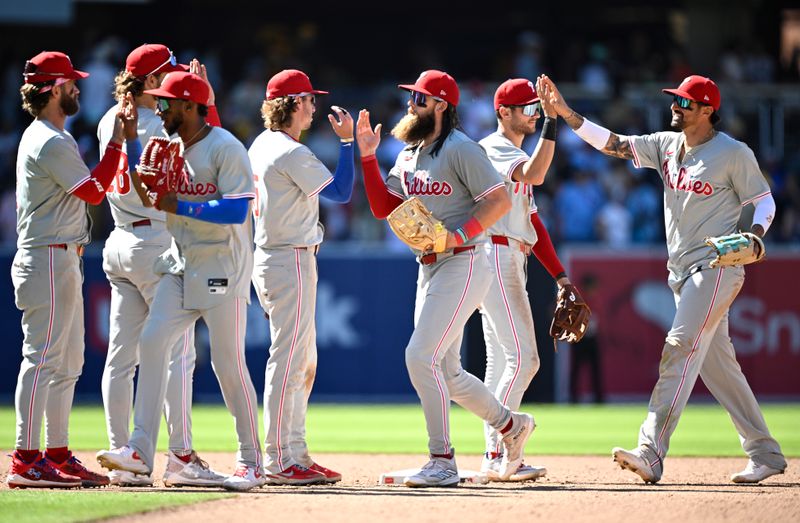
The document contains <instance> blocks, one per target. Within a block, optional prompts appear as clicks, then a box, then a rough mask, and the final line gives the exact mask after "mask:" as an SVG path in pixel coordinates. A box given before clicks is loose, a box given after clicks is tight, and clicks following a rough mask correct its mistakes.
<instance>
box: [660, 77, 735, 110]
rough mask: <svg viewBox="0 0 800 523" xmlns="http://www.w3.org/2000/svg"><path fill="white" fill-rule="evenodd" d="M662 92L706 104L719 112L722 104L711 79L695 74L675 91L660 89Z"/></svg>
mask: <svg viewBox="0 0 800 523" xmlns="http://www.w3.org/2000/svg"><path fill="white" fill-rule="evenodd" d="M662 91H663V92H665V93H669V94H677V95H678V96H682V97H684V98H688V99H689V100H692V101H694V102H700V103H703V104H708V105H710V106H711V107H713V108H714V110H715V111H719V106H720V103H722V97H721V96H720V94H719V88H718V87H717V84H715V83H714V81H713V80H712V79H711V78H706V77H705V76H698V75H696V74H693V75H692V76H687V77H686V78H684V79H683V81H682V82H681V85H679V86H678V88H677V89H662Z"/></svg>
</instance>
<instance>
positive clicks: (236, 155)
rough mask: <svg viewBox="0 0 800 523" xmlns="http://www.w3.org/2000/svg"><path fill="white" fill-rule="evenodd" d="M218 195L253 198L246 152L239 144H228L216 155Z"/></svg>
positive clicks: (253, 190)
mask: <svg viewBox="0 0 800 523" xmlns="http://www.w3.org/2000/svg"><path fill="white" fill-rule="evenodd" d="M217 165H218V168H219V171H218V172H219V178H218V179H217V183H218V184H219V193H220V194H221V195H222V197H223V198H255V197H256V190H255V186H254V185H253V174H252V172H251V171H252V170H251V168H250V158H248V156H247V150H246V149H245V148H244V146H243V145H242V144H241V143H239V142H229V143H226V144H225V145H224V146H223V147H220V149H219V152H218V153H217Z"/></svg>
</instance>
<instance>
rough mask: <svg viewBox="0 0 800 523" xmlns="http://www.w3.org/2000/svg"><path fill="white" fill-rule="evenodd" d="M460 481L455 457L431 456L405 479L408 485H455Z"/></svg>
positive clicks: (404, 481)
mask: <svg viewBox="0 0 800 523" xmlns="http://www.w3.org/2000/svg"><path fill="white" fill-rule="evenodd" d="M460 481H461V478H459V476H458V467H457V466H456V458H455V457H453V458H450V459H447V458H434V457H431V460H430V461H429V462H428V463H427V464H426V465H425V466H424V467H422V469H421V470H420V471H419V472H417V473H416V474H414V475H413V476H407V477H406V478H405V479H403V483H404V484H405V486H406V487H455V486H458V483H459V482H460Z"/></svg>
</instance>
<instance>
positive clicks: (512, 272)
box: [479, 132, 539, 453]
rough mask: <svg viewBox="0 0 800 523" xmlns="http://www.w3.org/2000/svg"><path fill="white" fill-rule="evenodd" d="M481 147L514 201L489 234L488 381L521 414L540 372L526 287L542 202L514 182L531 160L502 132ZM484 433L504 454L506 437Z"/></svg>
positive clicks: (490, 447)
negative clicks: (538, 206)
mask: <svg viewBox="0 0 800 523" xmlns="http://www.w3.org/2000/svg"><path fill="white" fill-rule="evenodd" d="M479 143H480V145H481V146H482V147H483V148H484V149H485V150H486V154H487V155H488V156H489V161H490V162H492V165H493V166H494V168H495V170H496V171H497V173H498V174H499V175H500V176H501V177H502V178H503V181H504V182H505V187H506V190H507V191H508V194H509V196H510V197H511V210H510V211H509V212H508V213H507V214H505V215H504V216H503V217H502V218H500V219H499V220H497V222H495V223H494V224H493V225H492V226H490V227H489V228H488V230H487V233H488V234H489V236H490V241H489V242H487V243H486V246H485V250H486V254H487V255H488V258H489V265H490V266H491V267H492V269H493V278H492V284H491V286H490V287H489V292H488V293H487V295H486V298H485V299H484V300H483V305H482V307H481V314H482V318H481V319H482V321H483V335H484V340H485V342H486V377H485V378H484V383H486V386H487V387H488V388H489V390H490V391H492V393H494V396H495V397H496V398H497V399H498V400H499V401H500V402H501V403H502V404H503V405H505V406H506V407H508V408H509V409H511V410H512V411H515V410H519V406H520V405H521V404H522V396H523V394H525V390H527V388H528V385H530V382H531V380H532V379H533V377H534V376H535V375H536V372H537V371H538V370H539V352H538V350H537V348H536V334H535V332H534V327H533V313H532V312H531V304H530V300H529V298H528V292H527V290H526V288H525V286H526V282H527V279H528V278H527V276H528V256H529V254H530V252H531V248H532V246H533V245H534V244H535V243H536V240H537V238H536V230H535V229H534V228H533V225H531V220H530V215H531V213H533V212H536V204H535V203H534V199H533V187H532V186H531V185H528V184H525V183H522V182H515V181H514V180H513V179H512V178H511V176H512V174H513V173H514V169H516V168H517V167H518V166H519V165H520V164H523V163H525V162H527V161H528V160H529V158H530V157H529V156H528V154H527V153H526V152H525V151H523V150H522V149H520V148H519V147H517V146H515V145H514V144H513V143H512V142H511V140H509V139H508V138H506V137H505V136H503V134H502V133H500V132H494V133H492V134H490V135H489V136H487V137H486V138H484V139H483V140H481V141H480V142H479ZM500 237H502V238H500ZM484 434H485V438H486V451H487V452H495V453H501V452H502V445H503V441H502V437H501V436H500V434H499V433H498V432H497V431H496V430H495V429H494V428H492V426H491V425H489V424H488V423H484Z"/></svg>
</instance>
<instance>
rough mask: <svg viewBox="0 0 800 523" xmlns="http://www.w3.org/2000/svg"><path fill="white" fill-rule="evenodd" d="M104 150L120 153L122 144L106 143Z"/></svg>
mask: <svg viewBox="0 0 800 523" xmlns="http://www.w3.org/2000/svg"><path fill="white" fill-rule="evenodd" d="M106 149H111V150H113V151H119V152H122V144H119V143H117V142H108V145H106Z"/></svg>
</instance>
